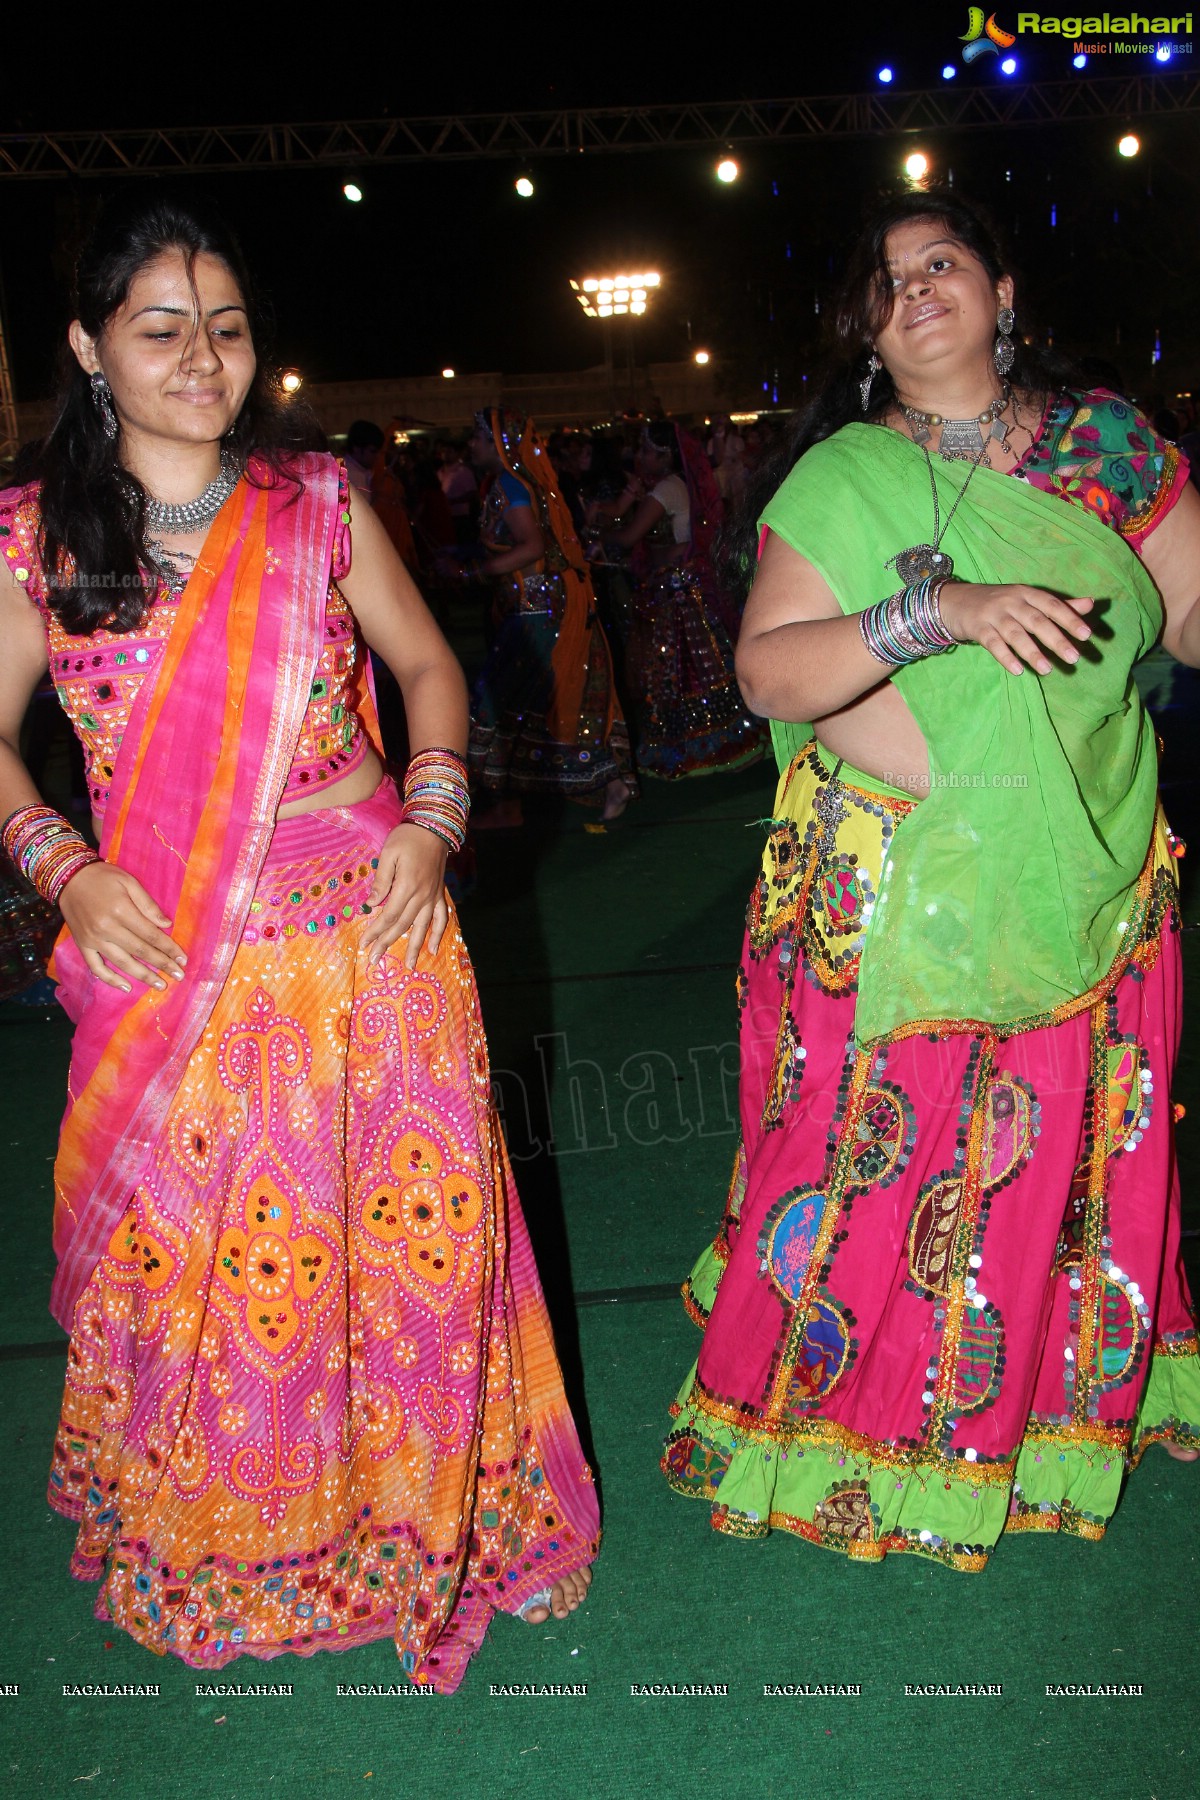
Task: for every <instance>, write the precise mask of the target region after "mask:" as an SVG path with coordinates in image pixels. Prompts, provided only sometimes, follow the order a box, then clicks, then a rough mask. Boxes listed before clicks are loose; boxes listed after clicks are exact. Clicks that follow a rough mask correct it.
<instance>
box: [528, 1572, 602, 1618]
mask: <svg viewBox="0 0 1200 1800" xmlns="http://www.w3.org/2000/svg"><path fill="white" fill-rule="evenodd" d="M591 1585H592V1571H591V1570H590V1569H576V1570H575V1571H574V1573H573V1574H571V1575H564V1576H563V1578H562V1580H561V1581H556V1582H555V1584H554V1586H553V1587H552V1588H551V1590H550V1604H549V1606H546V1605H541V1606H531V1607H530V1609H529V1611H528V1612H527V1613H524V1614H523V1615H522V1616H523V1618H524V1620H525V1623H526V1624H527V1625H543V1624H545V1622H546V1620H547V1619H548V1618H549V1617H550V1615H551V1613H553V1614H554V1617H555V1618H556V1619H567V1618H570V1616H571V1614H572V1613H573V1612H574V1611H575V1608H576V1607H577V1606H580V1605H582V1603H583V1601H585V1600H586V1599H587V1591H588V1589H589V1588H590V1587H591Z"/></svg>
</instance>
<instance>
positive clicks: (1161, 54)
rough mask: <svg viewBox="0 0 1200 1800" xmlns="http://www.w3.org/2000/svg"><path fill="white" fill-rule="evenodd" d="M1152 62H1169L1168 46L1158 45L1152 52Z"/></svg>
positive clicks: (1169, 51)
mask: <svg viewBox="0 0 1200 1800" xmlns="http://www.w3.org/2000/svg"><path fill="white" fill-rule="evenodd" d="M1154 60H1155V62H1170V60H1171V46H1170V44H1160V45H1159V46H1158V49H1157V50H1156V51H1155V52H1154Z"/></svg>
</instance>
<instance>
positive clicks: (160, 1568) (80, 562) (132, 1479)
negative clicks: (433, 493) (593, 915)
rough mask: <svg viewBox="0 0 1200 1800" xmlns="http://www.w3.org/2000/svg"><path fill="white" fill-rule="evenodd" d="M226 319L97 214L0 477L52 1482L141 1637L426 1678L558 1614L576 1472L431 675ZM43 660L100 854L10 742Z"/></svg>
mask: <svg viewBox="0 0 1200 1800" xmlns="http://www.w3.org/2000/svg"><path fill="white" fill-rule="evenodd" d="M250 304H251V302H250V299H249V292H248V288H247V284H246V281H245V277H244V274H243V272H242V270H241V265H240V262H239V260H238V257H237V253H236V250H235V249H234V247H233V246H232V245H231V244H230V243H229V242H228V240H227V238H226V237H225V236H224V234H223V233H222V232H221V231H220V229H219V228H215V229H214V228H211V227H208V226H206V225H204V224H203V223H202V222H200V221H198V220H197V219H196V218H195V217H194V216H193V215H192V214H190V213H188V212H185V211H183V210H182V209H180V208H178V207H175V206H173V205H171V204H170V203H164V204H159V205H155V206H153V207H150V208H143V209H142V210H141V211H140V212H133V213H130V214H128V215H126V216H124V217H116V218H112V217H110V219H109V220H108V221H107V222H106V223H104V224H102V225H101V227H100V228H99V230H98V233H97V235H96V236H95V238H94V240H93V242H92V243H91V245H90V247H89V248H88V250H86V251H85V253H84V256H83V257H82V258H81V261H80V265H79V274H78V317H77V319H76V322H75V324H74V325H73V326H72V328H71V347H72V349H73V351H74V356H75V362H74V364H72V367H71V374H70V377H69V380H68V383H67V386H66V390H65V395H64V400H63V405H62V410H61V413H60V416H59V420H58V423H57V425H56V426H55V429H54V431H53V433H52V435H51V438H50V440H49V443H48V445H47V448H46V455H45V459H44V464H43V480H42V482H41V484H40V485H37V484H35V485H33V486H29V487H26V488H23V489H17V490H10V491H9V492H8V493H6V494H4V495H3V496H0V564H2V566H3V568H4V571H5V573H4V576H3V578H0V606H2V609H3V619H4V633H5V642H6V645H7V646H8V650H7V653H6V657H5V661H4V669H3V673H2V674H0V815H2V816H4V817H5V818H6V820H7V823H6V824H5V827H4V834H3V836H4V844H5V847H6V848H7V849H8V850H9V852H10V854H11V855H12V856H13V858H14V860H15V861H16V863H17V865H18V867H19V868H20V869H21V870H22V871H23V872H24V874H25V875H26V876H28V877H29V878H30V879H32V880H33V881H34V883H35V884H36V885H37V886H38V887H39V889H40V890H41V891H42V892H43V893H44V894H45V896H46V897H47V898H49V899H52V900H57V901H58V902H59V904H60V905H61V908H62V913H63V917H64V919H65V920H66V924H67V930H66V932H65V933H64V936H63V938H62V940H61V941H60V943H59V946H58V950H57V953H56V961H55V971H54V972H55V974H56V976H57V979H58V981H59V982H60V984H61V988H60V993H61V997H62V1000H63V1003H64V1005H65V1006H66V1008H67V1010H68V1011H69V1012H70V1014H71V1016H72V1017H73V1019H74V1020H75V1021H76V1033H75V1041H74V1048H73V1056H72V1066H71V1078H70V1086H69V1103H68V1109H67V1115H66V1119H65V1122H64V1125H63V1132H62V1139H61V1143H60V1147H59V1154H58V1160H57V1164H56V1167H55V1198H56V1204H55V1223H54V1241H55V1249H56V1252H57V1256H58V1273H57V1276H56V1280H55V1284H54V1292H53V1298H52V1308H53V1311H54V1314H55V1317H56V1318H57V1319H58V1320H59V1322H60V1323H61V1324H62V1326H63V1327H64V1329H65V1330H67V1331H69V1332H70V1334H71V1342H70V1351H69V1360H68V1374H67V1382H66V1390H65V1393H64V1396H63V1406H62V1415H61V1422H60V1426H59V1431H58V1437H57V1443H56V1446H55V1453H54V1462H53V1469H52V1475H51V1486H50V1500H51V1504H52V1505H53V1506H54V1507H56V1508H57V1509H58V1511H60V1512H62V1513H63V1514H65V1515H66V1517H68V1518H70V1519H72V1520H74V1521H75V1522H76V1523H77V1525H78V1535H77V1539H76V1547H75V1554H74V1558H73V1561H72V1571H73V1573H74V1574H75V1575H77V1576H79V1577H81V1578H83V1579H89V1580H95V1581H99V1582H100V1583H101V1584H102V1585H101V1590H100V1598H99V1601H98V1606H97V1611H98V1613H99V1614H100V1616H101V1617H111V1618H113V1619H114V1620H115V1621H116V1622H117V1623H118V1624H120V1625H121V1626H122V1627H124V1629H125V1630H127V1631H129V1632H130V1633H131V1634H132V1635H133V1636H134V1637H136V1638H137V1639H138V1640H139V1641H140V1642H142V1643H144V1644H145V1645H146V1646H147V1647H148V1648H150V1649H152V1650H154V1651H156V1652H159V1653H164V1652H170V1653H172V1654H174V1655H177V1656H180V1657H182V1658H183V1659H184V1660H185V1661H186V1662H188V1663H190V1664H192V1665H193V1666H195V1667H198V1668H208V1669H213V1668H218V1667H220V1666H221V1665H223V1664H225V1663H227V1662H229V1661H230V1660H231V1659H232V1658H233V1657H236V1656H238V1655H240V1654H249V1655H253V1656H260V1657H269V1656H275V1655H278V1654H280V1653H281V1652H284V1651H292V1652H295V1653H298V1654H301V1655H307V1654H310V1653H312V1652H314V1651H316V1650H321V1649H340V1648H344V1647H347V1646H349V1645H352V1644H355V1643H361V1642H364V1641H366V1640H369V1639H373V1638H378V1637H391V1638H393V1639H394V1641H395V1644H396V1648H397V1652H398V1654H399V1656H400V1658H401V1662H402V1666H403V1668H404V1670H405V1671H406V1672H407V1674H408V1675H409V1676H410V1678H411V1679H412V1680H413V1681H414V1682H417V1683H421V1684H426V1685H430V1686H433V1687H436V1688H440V1689H442V1690H443V1691H450V1690H452V1689H453V1688H454V1687H455V1686H456V1685H457V1684H458V1682H459V1681H460V1680H461V1678H462V1675H463V1671H464V1669H465V1666H466V1663H467V1661H468V1659H469V1657H470V1656H471V1654H472V1652H473V1651H474V1650H475V1649H476V1648H477V1647H478V1645H479V1644H480V1642H481V1641H482V1638H483V1634H484V1632H485V1630H486V1628H487V1624H488V1621H489V1619H490V1617H491V1615H492V1613H493V1612H494V1611H497V1610H501V1611H505V1612H510V1613H516V1614H520V1615H522V1616H524V1617H526V1618H528V1619H530V1620H532V1621H537V1620H539V1619H544V1618H546V1617H547V1616H549V1614H550V1612H551V1611H552V1612H553V1613H554V1614H555V1616H557V1617H562V1618H565V1617H566V1616H567V1615H568V1613H569V1612H570V1610H572V1609H573V1608H574V1607H576V1606H578V1605H579V1604H580V1602H581V1601H582V1599H583V1598H584V1596H585V1594H586V1590H587V1583H588V1580H589V1570H588V1566H587V1565H588V1564H589V1563H590V1561H591V1559H592V1556H593V1555H594V1552H595V1547H596V1538H597V1511H596V1500H595V1492H594V1488H593V1485H592V1480H591V1475H590V1472H589V1470H588V1468H587V1465H586V1463H585V1462H584V1460H583V1457H582V1454H581V1452H580V1448H579V1443H578V1439H577V1437H576V1434H575V1429H574V1426H573V1424H572V1421H571V1417H570V1413H569V1411H568V1409H567V1405H566V1401H565V1398H564V1395H563V1390H562V1381H561V1376H560V1374H559V1370H558V1365H557V1362H556V1360H555V1355H554V1349H553V1344H552V1341H551V1337H550V1332H549V1326H548V1322H547V1318H546V1312H545V1307H544V1303H543V1300H542V1296H541V1291H540V1289H539V1286H538V1281H537V1275H536V1272H535V1270H534V1266H533V1261H532V1257H531V1253H530V1247H529V1242H528V1238H527V1236H526V1232H525V1226H524V1223H523V1221H522V1218H521V1212H520V1207H519V1205H518V1202H517V1197H516V1194H515V1193H514V1191H513V1186H512V1179H511V1175H510V1173H509V1170H508V1166H507V1163H506V1159H505V1154H504V1147H503V1144H502V1142H501V1139H500V1135H499V1131H498V1129H497V1124H496V1118H495V1114H494V1111H493V1109H492V1106H491V1101H490V1091H489V1077H488V1064H487V1050H486V1046H485V1043H484V1038H483V1030H482V1026H481V1022H480V1016H479V1007H478V1000H477V996H476V992H475V985H474V980H473V976H472V972H471V965H470V961H469V959H468V957H467V952H466V949H465V947H464V945H463V942H462V938H461V936H460V934H459V930H458V926H457V923H456V921H455V918H454V915H453V911H452V909H451V908H450V906H449V903H448V901H447V898H446V896H445V893H444V889H443V883H442V874H443V866H444V862H445V857H446V854H447V850H448V848H450V847H451V846H453V845H454V844H456V843H459V842H461V837H462V831H463V828H464V825H465V817H466V789H465V766H464V763H463V760H462V752H463V750H464V749H465V745H466V732H467V713H466V702H465V692H464V688H463V682H462V677H461V674H460V672H459V669H458V666H457V663H456V662H455V659H454V657H453V655H452V654H451V652H450V651H449V649H448V647H447V646H446V644H445V642H444V641H443V639H442V638H441V636H440V634H439V632H438V631H437V628H436V627H435V626H434V624H433V622H432V620H431V619H430V617H429V615H428V613H427V612H426V611H425V608H424V606H423V604H422V603H421V601H420V598H419V596H418V595H417V593H416V590H415V589H414V588H413V587H412V585H411V583H410V581H409V580H408V578H407V576H406V575H405V573H404V570H403V568H402V565H401V564H400V562H399V560H398V558H396V556H395V555H394V553H393V551H392V550H391V547H390V545H389V544H388V542H387V541H386V537H385V535H384V533H383V531H382V529H381V528H380V527H379V525H378V522H377V521H374V520H373V518H372V515H371V512H370V509H369V508H361V509H360V508H358V507H355V506H354V505H353V502H352V499H351V496H350V493H349V490H348V489H347V486H346V484H345V481H344V478H343V477H342V475H341V474H340V472H339V469H338V466H337V465H336V464H335V463H334V461H333V459H332V458H330V457H327V456H317V455H304V454H296V453H291V452H289V451H288V450H287V449H286V425H285V423H284V415H283V414H282V412H281V411H280V409H279V407H278V405H277V404H276V402H275V400H274V399H273V390H272V388H271V387H270V385H269V384H268V382H267V380H266V377H265V375H264V373H263V371H261V370H260V369H258V368H257V366H256V358H255V350H254V344H253V338H252V333H251V328H250V319H249V317H248V310H247V309H248V308H249V306H250ZM352 534H353V553H352V550H351V537H352ZM364 640H365V641H366V642H367V643H369V644H370V646H371V647H372V649H374V650H375V651H376V652H377V653H378V654H380V655H381V656H382V657H383V658H384V660H385V661H386V662H387V663H388V665H389V666H390V667H391V668H392V670H393V672H394V673H395V675H396V678H397V680H398V682H399V684H400V687H401V689H402V691H403V694H404V699H405V705H406V709H407V715H408V726H409V736H410V740H411V743H412V747H413V752H414V755H413V759H412V762H411V763H410V765H409V770H408V773H407V775H406V778H405V783H404V801H403V804H402V803H401V799H400V797H399V796H398V794H397V792H396V789H395V787H394V785H393V783H392V782H391V780H390V779H389V778H387V777H386V776H385V775H384V773H383V767H382V763H381V760H380V752H379V747H378V741H377V734H376V723H375V715H374V708H373V705H372V702H371V697H370V694H369V692H368V688H367V682H366V676H365V655H364V649H363V642H364ZM47 662H49V666H50V669H51V672H52V675H53V678H54V680H55V683H56V685H57V688H58V692H59V696H60V698H61V700H62V704H63V706H64V707H65V708H66V710H67V712H68V714H69V715H70V717H71V720H72V722H73V724H74V726H75V729H76V731H77V733H78V735H79V737H80V739H81V741H82V743H83V746H84V749H85V753H86V755H87V759H88V767H89V776H90V785H91V797H92V803H93V808H94V811H95V815H96V823H97V828H98V831H99V833H100V846H101V848H100V859H99V860H97V859H96V858H95V857H94V856H93V855H92V853H90V852H89V851H88V849H87V846H86V845H85V844H84V843H83V840H82V839H81V838H79V837H78V835H77V834H75V833H73V832H72V831H71V829H70V827H69V826H68V825H67V822H66V821H65V820H63V819H60V818H59V817H58V816H57V815H56V814H53V813H51V812H50V811H49V809H48V808H45V807H42V806H41V805H40V804H39V802H38V796H37V793H36V791H35V789H34V787H33V784H32V782H31V781H30V780H29V777H28V775H27V774H26V772H25V770H24V768H23V767H22V765H21V763H20V761H19V758H18V756H17V754H16V751H15V748H14V745H15V740H16V731H17V728H18V726H19V722H20V718H21V715H22V712H23V710H24V706H25V702H26V699H27V697H28V693H29V692H30V691H31V690H32V687H33V686H34V685H35V683H36V681H37V680H38V678H39V677H40V674H41V673H42V671H44V669H45V668H46V666H47Z"/></svg>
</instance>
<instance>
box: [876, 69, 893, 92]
mask: <svg viewBox="0 0 1200 1800" xmlns="http://www.w3.org/2000/svg"><path fill="white" fill-rule="evenodd" d="M876 79H877V80H879V81H882V83H883V85H884V87H887V85H888V83H889V82H890V81H894V80H895V70H893V69H889V68H888V67H887V65H886V63H885V64H884V66H883V68H882V69H880V71H879V74H878V76H877V77H876Z"/></svg>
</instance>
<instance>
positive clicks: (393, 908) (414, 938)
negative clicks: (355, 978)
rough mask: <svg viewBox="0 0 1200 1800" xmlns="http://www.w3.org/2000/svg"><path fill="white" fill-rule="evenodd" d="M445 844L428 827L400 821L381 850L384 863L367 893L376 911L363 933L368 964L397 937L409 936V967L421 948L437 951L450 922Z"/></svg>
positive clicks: (370, 904) (407, 952) (406, 951)
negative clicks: (446, 891) (447, 904)
mask: <svg viewBox="0 0 1200 1800" xmlns="http://www.w3.org/2000/svg"><path fill="white" fill-rule="evenodd" d="M446 856H447V849H446V845H445V844H444V843H443V842H442V840H441V838H439V837H435V836H434V834H433V832H432V831H426V829H425V827H424V826H423V825H397V827H396V829H395V831H392V832H389V833H388V835H387V837H386V838H385V839H384V842H383V846H382V848H381V849H380V852H379V867H378V868H377V869H376V871H375V879H374V881H373V882H372V883H371V891H370V893H369V894H368V895H367V904H368V906H369V907H370V908H371V911H372V912H373V913H374V915H375V916H374V917H373V918H372V920H371V923H370V924H369V925H368V926H367V929H366V930H365V931H364V932H363V935H362V946H363V949H364V950H366V952H367V960H368V962H370V963H372V964H374V963H377V962H378V961H379V959H380V957H381V956H382V955H383V953H384V951H385V950H387V949H388V948H390V946H391V945H392V944H393V943H395V941H396V939H397V938H402V937H405V936H407V938H408V947H407V948H406V950H405V952H404V963H405V967H406V968H409V969H415V968H416V966H417V958H418V957H419V956H420V954H421V949H422V946H423V945H425V946H427V947H428V950H429V954H430V956H435V955H436V954H437V950H438V946H439V945H440V943H441V941H442V933H443V932H444V931H445V929H446V926H447V923H448V922H449V918H450V913H449V909H448V908H447V906H446V894H445V876H446Z"/></svg>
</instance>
